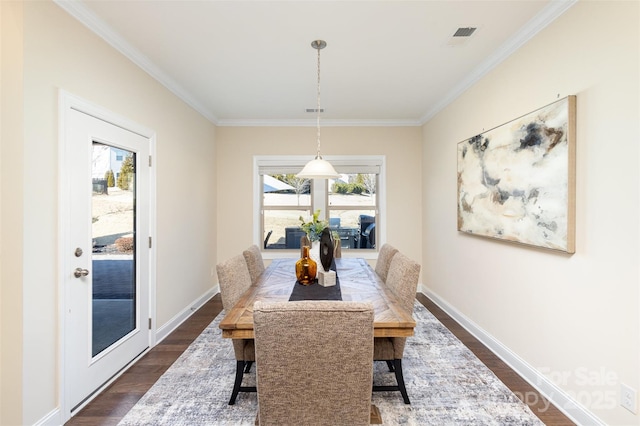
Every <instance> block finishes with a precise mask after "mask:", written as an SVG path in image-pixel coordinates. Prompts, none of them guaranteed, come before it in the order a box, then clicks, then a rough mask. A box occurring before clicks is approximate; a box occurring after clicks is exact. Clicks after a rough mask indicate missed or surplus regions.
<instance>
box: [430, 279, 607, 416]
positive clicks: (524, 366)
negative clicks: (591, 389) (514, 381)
mask: <svg viewBox="0 0 640 426" xmlns="http://www.w3.org/2000/svg"><path fill="white" fill-rule="evenodd" d="M420 292H421V293H422V294H424V295H425V296H427V297H428V298H429V299H431V300H432V301H433V302H434V303H435V304H436V305H438V307H440V309H442V310H443V311H445V312H446V313H447V314H448V315H449V316H450V317H451V318H453V319H454V320H456V321H457V322H458V323H459V324H460V325H461V326H462V327H464V328H465V329H466V330H467V331H468V332H469V333H471V334H472V335H473V336H474V337H475V338H476V339H478V340H479V341H480V342H482V344H484V345H485V346H486V347H487V348H489V350H491V351H492V352H493V353H494V354H495V355H496V356H497V357H499V358H500V359H501V360H502V361H504V362H505V363H506V364H507V365H508V366H509V367H511V369H513V370H514V371H515V372H516V373H518V374H519V375H520V376H521V377H522V378H523V379H524V380H526V381H527V382H528V383H529V384H530V385H531V386H533V387H534V388H535V389H536V390H538V392H540V393H541V394H542V395H543V396H544V397H545V398H547V399H548V400H549V401H551V403H552V404H553V405H554V406H556V407H557V408H558V409H559V410H560V411H562V412H563V413H564V414H565V415H566V416H567V417H569V418H570V419H571V420H572V421H573V422H575V423H576V424H579V425H594V426H601V425H602V426H604V425H605V423H604V422H602V420H600V419H599V418H597V417H596V416H595V415H594V414H593V413H591V412H590V411H589V410H587V409H586V408H585V407H583V406H582V405H580V404H578V403H577V402H576V401H575V400H574V399H573V398H571V397H570V396H569V394H567V393H566V392H565V391H563V390H562V389H560V388H559V387H558V386H557V385H556V384H555V383H553V382H552V381H550V380H549V379H547V377H545V376H544V375H543V374H542V373H541V372H540V371H538V370H537V369H535V368H534V367H533V366H532V365H530V364H529V363H527V362H526V361H525V360H523V359H522V358H520V357H519V356H518V355H517V354H516V353H515V352H513V351H511V350H510V349H509V348H508V347H506V346H505V345H503V344H502V343H501V342H500V341H499V340H497V339H496V338H494V337H493V336H492V335H491V334H489V333H487V332H486V331H485V330H483V329H482V328H481V327H480V326H478V325H477V324H476V323H474V322H473V321H471V320H470V319H469V318H468V317H466V316H465V315H464V314H462V313H461V312H460V311H458V310H457V309H456V308H454V307H453V306H451V305H450V304H449V303H447V302H446V301H445V300H444V299H442V298H440V297H439V296H438V295H437V294H435V293H434V292H432V291H430V290H429V289H428V288H426V287H425V286H421V287H420Z"/></svg>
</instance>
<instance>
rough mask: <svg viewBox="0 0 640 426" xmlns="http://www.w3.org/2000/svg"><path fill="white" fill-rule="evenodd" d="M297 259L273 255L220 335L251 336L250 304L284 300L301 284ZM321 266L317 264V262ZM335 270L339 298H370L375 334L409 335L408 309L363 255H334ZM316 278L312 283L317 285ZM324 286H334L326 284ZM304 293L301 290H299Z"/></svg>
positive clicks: (225, 321)
mask: <svg viewBox="0 0 640 426" xmlns="http://www.w3.org/2000/svg"><path fill="white" fill-rule="evenodd" d="M296 261H297V259H274V260H273V261H272V262H271V264H270V265H269V266H268V267H267V268H266V269H265V271H264V272H263V273H262V274H261V275H260V277H259V279H258V280H257V282H256V283H255V284H254V285H252V286H251V287H249V289H248V290H247V291H246V292H245V293H244V294H243V295H242V296H241V297H240V299H239V300H238V302H237V303H236V304H235V306H233V308H232V309H231V310H229V311H228V312H227V313H226V315H225V317H224V318H223V319H222V321H221V322H220V328H221V329H222V337H227V338H231V339H253V338H254V335H253V304H254V303H255V302H256V301H258V300H260V301H269V302H276V301H278V302H280V301H288V300H289V298H290V297H291V294H292V292H293V291H294V290H304V291H307V290H311V291H313V290H319V291H320V292H322V291H324V290H323V289H320V288H318V289H313V288H308V289H295V286H301V285H302V284H300V283H297V282H296V274H295V262H296ZM318 266H319V268H321V266H320V265H318ZM335 271H336V275H337V279H338V285H339V292H340V293H341V300H344V301H354V302H371V303H372V305H373V309H374V320H373V327H374V336H375V337H408V336H412V335H413V329H414V328H415V326H416V322H415V320H414V319H413V317H412V316H411V312H406V311H404V310H403V309H402V308H400V305H399V303H398V300H397V298H396V296H395V295H394V293H393V292H392V291H391V290H390V289H389V288H388V287H387V286H386V285H385V284H384V282H383V281H382V279H381V278H380V277H379V276H378V274H376V273H375V271H374V270H373V269H372V268H371V266H370V265H369V264H368V263H367V261H366V260H365V259H361V258H336V259H335ZM319 285H320V284H318V283H317V282H316V283H314V284H312V286H319ZM327 290H335V289H330V288H327ZM303 294H304V292H303Z"/></svg>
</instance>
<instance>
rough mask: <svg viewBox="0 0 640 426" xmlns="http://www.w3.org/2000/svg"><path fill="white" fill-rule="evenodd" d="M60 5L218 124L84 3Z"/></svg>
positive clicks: (59, 2)
mask: <svg viewBox="0 0 640 426" xmlns="http://www.w3.org/2000/svg"><path fill="white" fill-rule="evenodd" d="M53 1H54V2H55V3H56V4H57V5H58V6H60V7H61V8H62V9H64V10H65V11H66V12H67V13H68V14H69V15H71V16H73V17H74V18H76V19H77V20H78V21H80V23H82V24H83V25H84V26H86V27H87V28H88V29H89V30H91V31H93V32H94V33H96V34H97V35H98V36H99V37H100V38H102V39H103V40H104V41H106V42H107V43H109V44H110V45H111V46H112V47H113V48H114V49H116V50H117V51H118V52H120V53H122V54H123V55H124V56H126V57H127V58H128V59H129V60H131V61H132V62H133V63H134V64H136V65H138V66H139V67H140V68H142V69H143V70H144V71H145V72H147V73H148V74H149V75H150V76H151V77H153V78H154V79H156V80H157V81H158V82H159V83H160V84H162V85H163V86H165V87H166V88H167V89H169V91H171V93H173V94H174V95H176V96H177V97H178V98H180V99H182V100H183V101H184V102H185V103H186V104H187V105H189V106H190V107H192V108H193V109H195V110H196V111H197V112H198V113H200V114H202V116H204V117H205V118H206V119H207V120H209V121H210V122H212V123H213V124H216V123H217V121H218V119H217V118H216V116H215V115H213V114H212V113H211V111H209V110H208V109H207V108H205V107H204V106H203V105H202V104H201V103H200V102H198V101H197V100H195V99H194V98H193V97H192V96H191V95H190V94H189V93H188V92H187V91H186V90H184V89H183V88H182V86H180V85H179V84H178V83H177V82H176V81H175V80H173V79H172V78H171V77H169V76H168V75H166V74H165V73H164V72H163V71H162V70H161V69H160V68H158V67H157V66H156V65H155V64H154V63H153V62H152V61H150V60H149V58H147V57H146V56H145V55H143V54H142V53H140V51H139V50H137V49H135V48H134V47H133V46H131V44H129V43H128V42H127V41H126V40H125V39H124V38H122V37H121V36H120V34H118V33H117V32H115V31H114V30H113V29H112V28H111V27H110V26H109V25H107V24H106V23H105V22H104V21H103V20H102V19H100V18H98V17H97V16H96V15H95V14H94V13H93V12H91V11H90V10H89V9H87V8H86V7H85V6H84V5H83V4H82V3H80V2H76V1H72V0H53Z"/></svg>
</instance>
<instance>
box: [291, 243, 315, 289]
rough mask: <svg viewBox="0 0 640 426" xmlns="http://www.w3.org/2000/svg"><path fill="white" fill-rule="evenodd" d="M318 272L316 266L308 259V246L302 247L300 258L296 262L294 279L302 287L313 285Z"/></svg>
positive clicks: (313, 261)
mask: <svg viewBox="0 0 640 426" xmlns="http://www.w3.org/2000/svg"><path fill="white" fill-rule="evenodd" d="M317 272H318V264H317V263H316V261H315V260H313V259H312V258H310V257H309V246H303V247H302V258H300V259H299V260H298V261H297V262H296V278H297V279H298V282H299V283H300V284H302V285H310V284H313V282H314V280H315V279H316V273H317Z"/></svg>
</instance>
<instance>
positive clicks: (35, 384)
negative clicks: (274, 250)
mask: <svg viewBox="0 0 640 426" xmlns="http://www.w3.org/2000/svg"><path fill="white" fill-rule="evenodd" d="M4 3H5V2H3V8H2V12H3V19H5V16H4V14H5V11H6V10H10V7H5V5H4ZM21 7H23V9H24V16H23V18H22V17H20V16H18V21H17V23H16V25H18V26H22V27H23V31H22V32H21V33H20V34H19V36H18V37H17V39H16V40H14V41H13V43H12V45H11V47H12V48H14V49H17V50H18V54H17V55H16V56H15V57H16V58H18V59H20V57H21V56H24V68H23V70H21V75H20V77H21V78H23V80H24V84H23V85H22V84H20V85H19V86H18V87H17V90H18V91H19V90H22V91H23V93H22V97H23V98H24V109H23V110H21V111H23V113H24V123H23V124H24V125H23V126H21V127H20V129H19V131H18V132H17V134H18V135H23V137H24V144H21V143H20V142H21V140H20V139H16V140H12V141H5V137H4V130H3V140H2V150H3V163H2V165H3V167H4V166H5V165H6V164H12V166H11V167H12V169H11V170H4V171H6V172H15V171H16V170H17V172H18V174H19V176H18V177H14V178H12V180H11V182H6V181H5V180H4V179H3V180H2V182H3V184H5V183H18V184H20V183H21V179H22V178H23V179H24V184H23V186H24V187H23V190H21V189H22V188H21V187H20V186H16V187H13V188H12V189H13V190H15V191H16V192H12V193H7V192H5V191H4V189H5V188H3V192H2V206H3V216H2V219H3V228H2V231H3V242H2V243H3V247H2V248H3V251H5V250H6V249H7V248H8V249H15V250H17V251H18V252H19V253H18V254H16V253H12V254H11V255H10V257H11V259H14V258H15V259H17V260H18V261H19V263H18V264H17V265H11V264H8V263H6V262H7V261H8V258H5V257H3V258H2V296H3V301H2V303H3V305H2V307H3V312H2V324H3V326H4V327H8V326H9V324H11V327H16V329H17V330H19V328H18V327H20V324H21V323H23V327H24V328H23V330H21V331H22V338H20V337H18V338H15V339H14V338H13V337H14V336H13V335H9V336H8V337H6V336H5V334H4V330H3V336H2V339H3V340H2V345H3V347H2V373H3V379H2V386H3V401H2V418H3V422H4V420H5V419H9V420H11V421H9V420H7V423H8V424H16V423H19V424H33V423H34V422H36V421H38V420H40V419H42V418H43V417H45V416H47V415H48V414H49V413H51V412H52V411H54V410H55V409H56V408H57V406H58V402H59V400H58V398H59V395H58V389H59V379H58V362H59V360H58V354H59V350H60V348H59V346H58V340H59V336H58V327H59V324H58V315H59V314H58V290H59V289H58V270H57V262H58V260H57V259H58V253H57V247H58V246H57V239H58V235H57V232H58V219H59V218H58V217H57V211H58V206H57V196H58V187H57V179H58V173H57V171H58V158H57V152H58V135H57V131H58V109H57V102H58V89H64V90H66V91H68V92H69V93H71V94H74V95H76V96H79V97H81V98H84V99H85V100H87V101H89V102H92V103H94V104H97V105H99V106H101V107H103V108H105V109H108V110H111V111H113V112H115V113H117V114H119V115H121V116H124V117H126V118H128V119H129V120H131V121H133V122H137V123H139V124H140V125H142V126H145V127H147V128H150V129H153V130H154V131H155V132H156V141H157V144H156V146H157V155H156V159H155V167H156V173H157V235H154V241H155V244H156V247H157V326H159V327H161V326H162V325H164V324H166V323H167V322H168V321H170V320H171V319H172V318H174V317H175V316H176V315H178V314H179V313H180V312H182V311H183V310H188V308H189V307H190V304H191V303H193V301H194V300H197V299H198V298H199V297H201V296H202V295H204V294H205V293H207V292H208V291H210V290H211V289H212V288H213V286H214V282H213V279H212V277H211V274H210V271H211V267H212V265H213V264H215V259H216V254H215V244H213V243H212V241H214V240H215V232H214V225H215V214H216V213H215V212H216V203H215V197H216V194H215V178H216V177H215V169H214V166H213V165H214V163H215V152H214V150H215V142H214V139H215V128H214V126H213V125H212V124H211V123H210V122H208V121H207V120H206V119H204V118H203V117H202V116H200V115H199V114H198V113H196V112H195V111H194V110H192V109H191V108H190V107H188V106H187V105H186V104H185V103H183V102H182V101H180V100H178V99H177V98H176V97H175V96H174V95H173V94H171V93H170V92H169V91H168V90H167V89H165V88H164V87H163V86H161V85H160V84H159V83H158V82H157V81H155V80H154V79H152V78H151V77H150V76H149V75H147V74H146V73H144V72H143V71H142V70H140V69H139V68H138V67H136V66H135V65H133V64H132V63H131V62H130V61H129V60H127V59H126V58H125V57H123V56H122V55H121V54H119V53H117V52H116V51H115V50H114V49H113V48H111V47H110V46H109V45H108V44H107V43H106V42H104V41H103V40H101V39H99V38H98V37H97V36H96V35H95V34H93V33H92V32H91V31H89V30H88V29H87V28H85V27H84V26H82V25H81V24H79V23H78V22H77V21H76V20H75V19H74V18H72V17H70V16H69V15H68V14H67V13H66V12H64V11H63V10H62V9H60V8H59V7H58V6H57V5H55V4H54V3H52V2H50V1H38V2H24V3H23V4H22V6H21ZM6 32H8V31H6ZM6 32H5V26H4V22H3V36H4V35H5V33H6ZM3 40H4V37H3ZM22 44H24V46H22ZM6 56H7V54H6V53H5V50H4V49H3V53H2V57H3V62H4V60H5V57H6ZM9 58H11V57H9ZM3 66H4V63H3ZM3 70H4V67H3ZM3 87H4V85H3ZM4 100H5V98H4V92H3V106H4ZM12 116H15V114H9V112H7V111H5V110H4V109H3V112H2V118H3V122H4V120H5V118H11V117H12ZM13 144H16V145H15V146H14V145H13ZM21 150H24V156H22V155H21V154H20V152H22V151H21ZM13 152H15V153H17V155H16V156H15V157H13V158H11V159H10V160H11V161H10V162H9V161H5V160H8V159H6V158H5V157H4V155H5V153H9V154H11V153H13ZM14 201H20V204H19V205H18V206H15V208H16V212H17V214H18V215H19V217H18V220H16V222H15V226H14V227H13V228H12V229H8V227H7V226H6V222H4V221H5V220H7V219H9V218H10V217H9V216H8V215H7V216H6V217H5V215H4V214H5V210H4V207H5V206H7V207H8V205H7V203H13V202H14ZM21 206H23V209H24V211H22V210H21ZM14 216H15V214H14ZM22 230H23V231H22ZM4 232H11V233H15V232H18V233H21V234H20V235H19V236H17V237H15V238H13V239H12V240H11V241H12V242H16V243H17V244H16V245H15V246H14V247H5V246H6V244H5V240H4ZM22 245H24V247H22ZM22 253H24V259H22V258H21V255H22ZM7 266H9V267H11V268H12V269H17V271H14V273H13V274H12V275H11V276H10V277H8V278H7V277H6V274H5V268H6V267H7ZM20 274H22V276H21V275H20ZM5 294H6V295H8V296H10V299H9V300H10V301H13V302H16V301H17V302H18V303H17V306H11V307H10V308H11V310H10V311H6V310H5V300H4V297H5ZM21 297H22V298H23V300H24V304H21V303H20V301H21V299H20V298H21ZM16 355H17V356H18V357H19V358H20V357H21V359H19V360H18V361H16V360H15V358H16ZM9 358H11V359H12V361H13V362H12V363H11V364H9V363H8V362H5V359H9ZM19 361H21V363H22V367H21V365H20V362H19ZM10 369H11V370H10ZM5 374H8V375H9V376H8V377H9V380H8V381H7V382H6V383H7V386H9V385H15V387H14V390H13V392H14V394H15V395H8V394H7V392H6V389H5V388H4V387H5ZM20 374H22V377H21V378H20V379H21V380H20V379H18V380H13V379H12V378H13V377H14V376H19V375H20ZM5 398H7V399H6V400H5ZM14 401H17V402H16V403H15V404H14V403H13V402H14ZM20 402H21V404H20ZM21 405H22V406H21ZM16 419H18V420H17V422H16Z"/></svg>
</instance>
